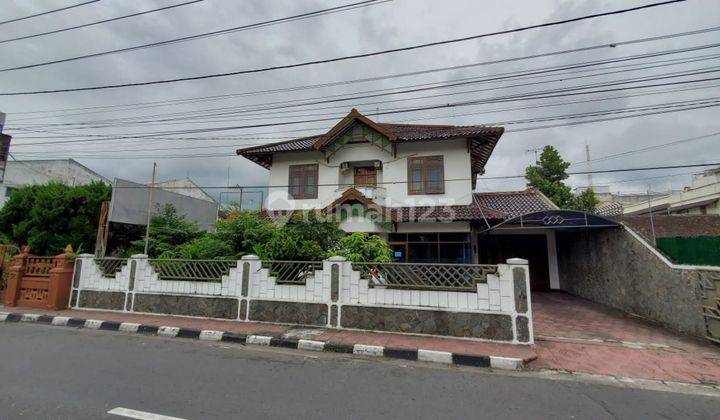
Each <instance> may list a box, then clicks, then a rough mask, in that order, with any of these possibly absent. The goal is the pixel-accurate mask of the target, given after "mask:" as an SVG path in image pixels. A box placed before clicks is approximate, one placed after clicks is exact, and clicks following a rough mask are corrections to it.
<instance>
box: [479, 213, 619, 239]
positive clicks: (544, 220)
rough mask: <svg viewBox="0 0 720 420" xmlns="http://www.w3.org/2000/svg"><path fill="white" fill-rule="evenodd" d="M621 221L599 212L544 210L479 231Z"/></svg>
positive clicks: (602, 224) (597, 225)
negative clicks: (600, 214)
mask: <svg viewBox="0 0 720 420" xmlns="http://www.w3.org/2000/svg"><path fill="white" fill-rule="evenodd" d="M618 226H620V224H619V223H617V222H615V221H613V220H610V219H607V218H605V217H602V216H598V215H597V214H593V213H587V212H584V211H577V210H543V211H538V212H534V213H527V214H523V215H520V216H516V217H513V218H511V219H507V220H504V221H502V222H500V223H498V224H496V225H494V226H489V225H488V228H487V229H485V230H483V231H481V232H479V233H481V234H482V233H486V232H489V231H491V230H502V229H557V230H559V229H578V228H581V229H596V228H611V227H618Z"/></svg>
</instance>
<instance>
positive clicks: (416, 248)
mask: <svg viewBox="0 0 720 420" xmlns="http://www.w3.org/2000/svg"><path fill="white" fill-rule="evenodd" d="M437 252H438V246H437V243H436V242H427V243H408V262H415V263H434V262H437V258H438V255H437Z"/></svg>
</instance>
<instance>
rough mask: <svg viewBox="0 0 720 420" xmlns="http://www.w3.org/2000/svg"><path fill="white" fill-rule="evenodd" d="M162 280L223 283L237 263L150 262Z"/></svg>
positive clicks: (199, 261) (211, 261)
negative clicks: (223, 278) (223, 279)
mask: <svg viewBox="0 0 720 420" xmlns="http://www.w3.org/2000/svg"><path fill="white" fill-rule="evenodd" d="M150 265H152V266H153V268H154V269H155V272H157V274H158V278H159V279H160V280H176V281H209V282H221V281H222V276H227V275H229V274H230V269H231V268H234V267H236V266H237V261H234V260H233V261H228V260H150Z"/></svg>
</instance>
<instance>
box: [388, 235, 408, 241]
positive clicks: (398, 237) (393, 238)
mask: <svg viewBox="0 0 720 420" xmlns="http://www.w3.org/2000/svg"><path fill="white" fill-rule="evenodd" d="M388 241H390V242H394V241H401V242H405V241H407V234H406V233H389V234H388Z"/></svg>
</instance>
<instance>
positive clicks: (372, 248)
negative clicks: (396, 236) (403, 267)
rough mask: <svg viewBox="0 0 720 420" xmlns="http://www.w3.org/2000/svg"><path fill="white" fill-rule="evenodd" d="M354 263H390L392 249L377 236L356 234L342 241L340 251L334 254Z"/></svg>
mask: <svg viewBox="0 0 720 420" xmlns="http://www.w3.org/2000/svg"><path fill="white" fill-rule="evenodd" d="M333 254H334V255H340V256H343V257H345V258H347V259H348V261H352V262H390V261H391V260H392V255H393V254H392V249H391V248H390V245H388V243H387V242H386V241H385V240H384V239H382V238H381V237H379V236H377V235H370V234H368V233H365V232H355V233H353V234H350V235H348V236H345V237H344V238H342V239H340V244H339V247H338V249H337V250H336V251H335V252H333Z"/></svg>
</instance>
